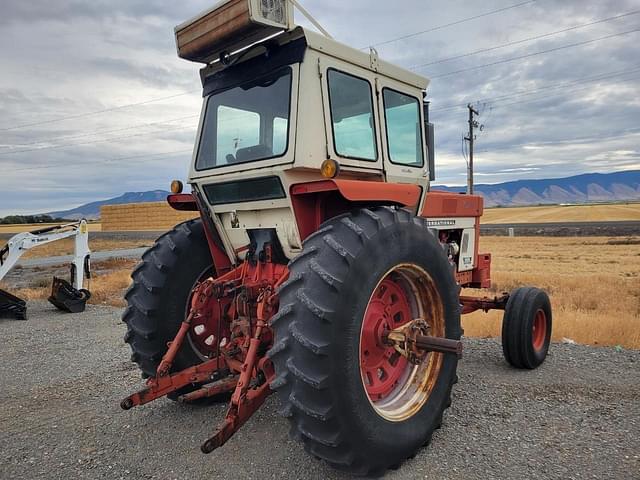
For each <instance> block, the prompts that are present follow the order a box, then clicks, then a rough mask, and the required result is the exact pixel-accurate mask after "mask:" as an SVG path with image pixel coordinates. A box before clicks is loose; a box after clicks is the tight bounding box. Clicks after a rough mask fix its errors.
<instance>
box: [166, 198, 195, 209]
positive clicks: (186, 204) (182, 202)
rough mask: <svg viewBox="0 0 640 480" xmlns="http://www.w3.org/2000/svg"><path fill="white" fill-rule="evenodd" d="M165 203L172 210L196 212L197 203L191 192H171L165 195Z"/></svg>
mask: <svg viewBox="0 0 640 480" xmlns="http://www.w3.org/2000/svg"><path fill="white" fill-rule="evenodd" d="M167 203H168V204H169V206H171V208H173V209H174V210H180V211H186V212H197V211H198V203H197V202H196V198H195V197H194V196H193V194H192V193H173V194H171V195H167Z"/></svg>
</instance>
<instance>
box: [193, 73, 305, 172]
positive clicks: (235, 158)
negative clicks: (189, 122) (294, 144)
mask: <svg viewBox="0 0 640 480" xmlns="http://www.w3.org/2000/svg"><path fill="white" fill-rule="evenodd" d="M291 78H292V72H291V68H290V67H286V68H283V69H280V70H277V71H275V72H273V73H270V74H268V75H266V76H264V77H261V78H258V79H256V80H252V81H250V82H247V83H244V84H242V85H238V86H237V87H234V88H230V89H227V90H224V91H221V92H217V93H214V94H212V95H211V96H209V98H208V99H207V103H206V105H207V107H206V113H205V117H204V123H203V127H202V134H201V137H200V145H199V149H198V158H197V160H196V170H206V169H210V168H219V167H226V166H229V165H235V164H241V163H247V162H255V161H258V160H266V159H269V158H275V157H281V156H283V155H284V154H285V153H286V151H287V147H288V145H287V143H288V138H289V112H290V110H291V81H292V80H291Z"/></svg>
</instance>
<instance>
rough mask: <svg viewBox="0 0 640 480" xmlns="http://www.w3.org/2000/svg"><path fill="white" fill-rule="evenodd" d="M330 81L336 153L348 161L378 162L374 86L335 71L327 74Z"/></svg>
mask: <svg viewBox="0 0 640 480" xmlns="http://www.w3.org/2000/svg"><path fill="white" fill-rule="evenodd" d="M327 81H328V85H329V105H330V111H331V123H332V125H333V143H334V146H335V151H336V153H337V154H338V155H340V156H341V157H346V158H354V159H358V160H370V161H375V160H377V158H378V148H377V146H376V130H375V125H374V116H373V97H372V93H371V84H370V83H369V82H368V81H366V80H364V79H362V78H358V77H355V76H353V75H349V74H347V73H343V72H340V71H338V70H334V69H329V71H328V72H327Z"/></svg>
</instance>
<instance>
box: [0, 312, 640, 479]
mask: <svg viewBox="0 0 640 480" xmlns="http://www.w3.org/2000/svg"><path fill="white" fill-rule="evenodd" d="M29 312H30V319H29V320H28V321H27V322H18V321H11V320H4V319H2V320H0V336H1V338H2V344H1V347H0V384H1V385H2V389H0V402H1V404H2V408H1V409H0V478H1V479H62V478H64V479H76V478H82V479H98V478H109V479H119V478H131V479H145V478H146V479H174V478H175V479H205V478H206V479H211V478H234V479H242V478H260V479H268V478H278V479H279V478H305V479H333V478H340V479H341V478H346V477H345V476H344V475H342V474H339V473H337V472H335V471H333V470H332V469H330V468H329V467H327V466H325V465H324V464H323V463H321V462H319V461H317V460H315V459H314V458H312V457H309V456H308V455H307V454H306V453H305V452H304V451H303V449H302V447H301V446H300V445H299V444H297V443H296V442H293V441H291V440H289V438H288V436H287V431H288V428H287V424H286V421H285V420H284V419H282V418H280V417H279V416H278V414H277V408H278V405H277V403H278V402H277V399H276V398H275V396H272V397H271V398H270V399H269V400H268V401H267V403H266V404H265V406H264V407H263V408H262V409H261V410H260V411H259V412H258V413H257V414H256V415H255V416H254V417H253V418H252V419H251V420H250V421H249V423H248V424H247V425H245V426H244V427H243V429H241V430H240V431H239V432H238V433H237V434H236V436H235V437H233V438H232V439H231V441H230V442H229V443H228V444H227V445H226V446H225V447H223V448H222V449H220V450H218V451H216V452H214V453H213V454H211V455H209V456H205V455H202V454H201V453H200V450H199V446H200V444H201V442H202V441H203V440H204V439H205V438H206V437H207V436H208V435H210V434H211V433H212V431H213V430H214V428H215V427H216V425H217V423H218V421H219V420H220V419H221V418H222V417H223V415H224V412H225V405H221V404H216V405H212V406H208V407H196V406H188V405H179V404H176V403H173V402H171V401H169V400H165V399H163V400H160V401H157V402H155V403H152V404H149V405H146V406H143V407H140V408H138V409H134V410H131V411H128V412H124V411H122V410H120V407H119V401H120V399H122V398H123V397H125V396H126V395H127V394H128V393H130V392H131V391H133V390H135V389H137V388H139V387H141V385H142V380H141V379H140V376H139V374H138V371H137V369H136V368H135V366H134V365H133V364H131V363H130V362H129V356H130V352H129V349H128V347H127V346H126V345H125V344H124V343H123V342H122V335H123V334H124V330H125V329H124V326H123V325H122V324H121V323H120V310H119V309H116V308H110V307H97V306H93V305H90V306H89V307H88V309H87V311H86V312H85V313H83V314H77V315H68V314H67V315H65V314H61V313H59V312H57V311H55V309H53V307H51V306H50V305H49V304H47V303H44V302H31V303H30V304H29ZM465 347H466V351H465V358H464V360H463V361H462V363H461V366H460V369H459V374H460V382H459V383H458V384H457V385H456V387H455V389H454V398H453V404H452V406H451V408H450V409H449V410H448V412H447V414H446V416H445V420H444V424H443V427H442V429H441V430H439V431H438V432H437V433H436V435H435V436H434V438H433V442H432V444H431V446H429V447H428V448H425V449H423V450H421V451H420V452H419V453H418V455H417V456H416V457H415V458H414V459H412V460H409V461H407V462H405V463H404V464H403V465H402V467H401V468H400V469H399V470H397V471H393V472H390V473H389V474H388V475H387V476H386V477H385V478H388V479H413V478H425V479H448V478H451V479H476V478H478V479H487V478H497V479H507V478H508V479H518V478H522V479H525V478H545V479H556V478H557V479H560V478H562V479H569V478H599V479H601V478H612V479H614V478H615V479H640V441H639V440H638V439H639V438H640V351H616V350H615V349H609V348H592V347H585V346H579V345H556V344H554V345H553V346H552V349H551V355H550V357H549V358H548V360H547V362H546V363H545V364H544V365H543V366H542V367H541V368H540V369H538V370H536V371H533V372H521V371H515V370H512V369H510V368H509V367H507V365H506V364H505V362H504V361H503V359H502V352H501V348H500V344H499V342H498V341H497V340H467V341H466V342H465Z"/></svg>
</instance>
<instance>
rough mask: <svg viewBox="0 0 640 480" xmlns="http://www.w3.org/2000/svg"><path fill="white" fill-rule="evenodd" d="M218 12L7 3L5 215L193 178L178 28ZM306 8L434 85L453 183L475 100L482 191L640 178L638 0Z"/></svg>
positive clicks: (144, 2) (1, 38)
mask: <svg viewBox="0 0 640 480" xmlns="http://www.w3.org/2000/svg"><path fill="white" fill-rule="evenodd" d="M212 3H213V1H212V0H183V1H180V2H173V1H167V0H46V1H45V0H30V1H28V2H26V1H22V0H2V4H1V6H0V187H1V188H0V216H2V215H7V214H10V213H34V212H43V211H50V210H57V209H62V208H67V207H73V206H76V205H78V204H81V203H85V202H88V201H92V200H96V199H104V198H109V197H113V196H118V195H120V194H121V193H124V192H126V191H145V190H152V189H157V188H167V186H168V184H169V181H170V180H171V179H173V178H184V177H185V175H186V171H187V165H188V162H189V161H190V155H191V153H190V152H191V148H192V145H193V141H194V136H195V128H196V123H197V117H198V113H199V109H200V103H201V98H200V91H199V88H200V83H199V77H198V66H197V65H196V64H191V63H189V62H186V61H183V60H180V59H178V58H177V56H176V53H175V46H174V39H173V27H174V26H175V25H176V24H178V23H181V22H182V21H184V20H186V19H188V18H191V17H192V16H193V15H195V14H197V13H198V12H200V11H201V10H203V9H205V8H208V7H210V6H211V5H212ZM302 3H303V4H304V6H305V7H307V9H308V10H310V11H311V12H312V13H313V14H314V15H315V16H316V17H317V18H318V19H319V21H320V22H321V23H322V24H323V25H324V26H325V28H326V29H327V30H328V31H330V32H331V33H332V34H333V35H334V36H335V37H336V39H338V40H340V41H342V42H345V43H347V44H350V45H352V46H356V47H365V46H367V45H372V44H373V45H376V48H377V49H378V50H379V52H380V55H381V56H382V57H384V58H385V59H387V60H389V61H392V62H394V63H397V64H399V65H402V66H405V67H407V68H412V69H414V70H416V71H417V72H419V73H421V74H424V75H426V76H429V77H431V78H432V83H431V85H430V87H429V96H430V99H431V101H432V121H433V122H435V123H436V136H437V145H436V147H437V150H436V158H437V163H438V166H439V169H438V177H439V179H438V180H439V181H440V182H442V183H446V184H463V183H464V181H465V160H464V157H463V154H462V149H461V137H462V133H463V130H464V129H465V122H466V115H467V113H466V110H465V108H464V105H465V104H466V103H467V102H473V103H477V108H478V109H479V110H480V111H481V112H482V115H481V118H480V121H481V122H482V123H483V124H484V125H485V128H484V130H483V132H482V133H481V134H479V136H478V144H477V150H478V151H479V153H478V155H477V160H476V162H477V163H476V170H477V181H479V182H486V183H496V182H501V181H507V180H513V179H518V178H525V177H526V178H550V177H562V176H568V175H573V174H579V173H586V172H610V171H617V170H629V169H640V146H639V143H640V125H639V124H638V123H639V120H640V54H639V52H640V49H639V47H638V45H640V32H639V31H638V30H639V29H640V0H535V1H528V2H526V1H524V0H486V1H483V2H475V1H470V0H467V1H463V0H397V1H395V2H371V1H369V0H351V1H349V2H344V1H338V0H305V1H303V2H302ZM509 7H513V8H509ZM501 9H502V11H500V12H497V13H491V14H489V12H493V11H495V10H501ZM470 17H478V18H475V19H473V20H469V21H464V20H465V19H468V18H470ZM614 17H615V18H614ZM301 23H304V22H302V20H301ZM448 24H450V25H449V26H444V25H448ZM438 27H441V28H438ZM418 32H422V33H419V34H418ZM398 37H406V38H403V39H400V40H396V41H390V40H394V39H397V38H398Z"/></svg>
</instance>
